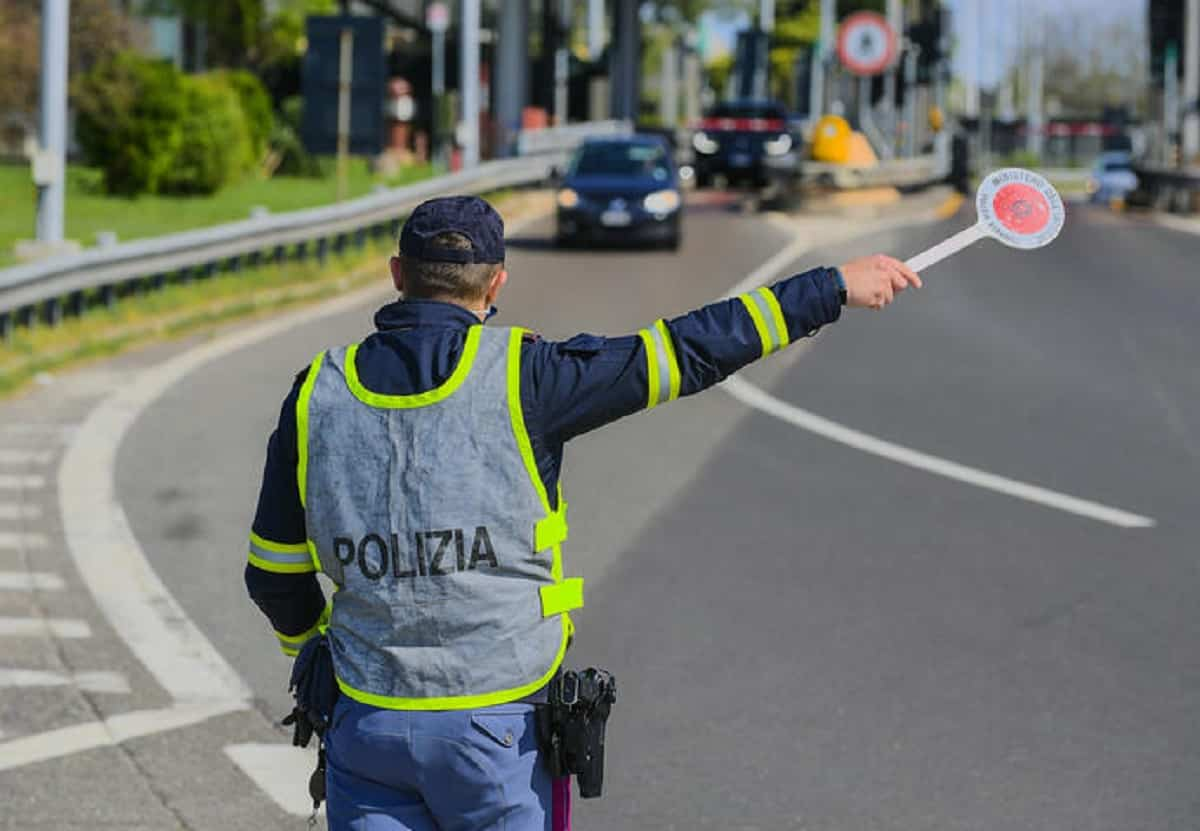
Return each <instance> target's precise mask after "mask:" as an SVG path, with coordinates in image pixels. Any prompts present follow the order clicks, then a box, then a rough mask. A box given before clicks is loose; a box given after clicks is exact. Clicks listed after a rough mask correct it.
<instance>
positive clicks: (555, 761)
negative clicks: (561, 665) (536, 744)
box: [538, 667, 617, 799]
mask: <svg viewBox="0 0 1200 831" xmlns="http://www.w3.org/2000/svg"><path fill="white" fill-rule="evenodd" d="M616 700H617V684H616V679H614V678H613V676H612V674H611V673H608V672H605V671H604V670H602V669H595V668H594V667H589V668H588V669H584V670H580V671H578V672H576V671H574V670H565V671H560V672H559V673H558V674H556V675H555V676H554V678H553V679H552V680H551V681H550V685H549V688H548V690H547V703H546V704H545V705H543V706H542V707H540V708H539V710H538V737H539V740H540V743H541V748H542V752H543V753H544V754H545V756H546V761H547V766H548V767H549V769H550V774H551V775H552V776H555V777H558V776H565V775H568V774H574V775H575V779H576V782H578V784H579V795H580V796H581V797H583V798H584V799H592V798H594V797H598V796H600V794H601V791H602V790H603V787H604V743H605V727H606V725H607V724H608V716H609V714H610V713H611V712H612V705H613V702H614V701H616Z"/></svg>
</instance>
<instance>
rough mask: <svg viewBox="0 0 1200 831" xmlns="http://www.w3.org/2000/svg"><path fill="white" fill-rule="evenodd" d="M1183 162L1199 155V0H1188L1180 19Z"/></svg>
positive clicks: (1188, 162) (1195, 159) (1189, 161)
mask: <svg viewBox="0 0 1200 831" xmlns="http://www.w3.org/2000/svg"><path fill="white" fill-rule="evenodd" d="M1183 31H1184V36H1183V60H1184V65H1183V101H1184V104H1185V106H1186V107H1187V110H1186V111H1185V115H1184V117H1183V154H1182V155H1183V162H1184V164H1192V163H1194V162H1196V161H1197V158H1196V156H1197V154H1200V112H1198V111H1197V110H1198V108H1200V0H1187V10H1186V11H1185V13H1184V18H1183Z"/></svg>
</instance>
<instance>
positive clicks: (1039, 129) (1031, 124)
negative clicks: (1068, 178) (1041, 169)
mask: <svg viewBox="0 0 1200 831" xmlns="http://www.w3.org/2000/svg"><path fill="white" fill-rule="evenodd" d="M1039 23H1040V21H1039ZM1042 44H1043V34H1042V30H1041V26H1040V25H1037V24H1035V26H1034V34H1033V56H1032V57H1031V58H1030V61H1029V90H1028V91H1027V92H1026V95H1027V96H1028V105H1029V113H1028V119H1027V122H1028V123H1027V125H1026V127H1027V130H1028V136H1027V137H1028V139H1029V141H1028V143H1027V148H1028V150H1029V152H1030V153H1032V154H1033V155H1035V156H1037V158H1038V159H1039V161H1040V160H1041V158H1042V151H1043V150H1044V146H1043V135H1042V134H1043V132H1044V131H1045V128H1046V124H1045V121H1046V120H1045V117H1044V116H1043V114H1042V98H1043V96H1044V92H1043V85H1044V83H1045V68H1046V54H1045V50H1044V49H1043V48H1042Z"/></svg>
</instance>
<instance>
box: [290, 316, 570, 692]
mask: <svg viewBox="0 0 1200 831" xmlns="http://www.w3.org/2000/svg"><path fill="white" fill-rule="evenodd" d="M522 334H523V332H522V330H520V329H504V328H493V327H483V326H473V327H471V328H470V329H469V330H468V331H467V337H466V343H465V346H464V348H463V352H462V357H461V358H460V359H459V363H458V366H457V368H456V369H455V370H454V372H453V373H452V374H451V375H450V377H449V378H448V379H447V380H446V381H445V383H443V384H442V385H441V386H439V387H437V388H435V389H431V390H429V391H427V392H423V393H419V394H415V395H384V394H382V393H378V392H373V391H371V390H369V389H367V388H366V387H365V386H363V383H362V381H361V380H359V377H358V372H357V370H356V368H355V353H356V350H357V347H356V346H349V347H344V348H340V349H333V350H330V351H329V352H327V353H322V354H321V355H318V356H317V358H316V359H315V360H314V361H313V363H312V366H311V368H310V370H309V373H308V377H307V379H306V381H305V383H304V385H303V386H302V387H301V390H300V394H299V397H298V399H297V402H296V425H297V432H298V444H299V464H298V467H297V480H298V484H299V488H300V500H301V503H302V504H303V505H304V510H305V522H306V525H307V529H308V548H309V551H310V552H311V554H312V557H313V560H314V562H315V564H316V565H317V567H318V568H320V569H321V570H323V571H324V572H325V573H326V574H327V575H328V576H329V577H330V578H331V579H332V580H333V582H334V583H336V584H337V591H336V592H335V593H334V597H333V611H332V614H331V616H330V621H329V627H328V631H327V634H328V636H329V643H330V647H331V650H332V654H333V662H334V667H335V669H336V672H337V678H338V686H340V687H341V689H342V691H343V692H344V693H345V694H346V695H348V696H349V697H351V698H353V699H355V700H357V701H361V702H364V703H367V704H372V705H375V706H378V707H386V708H390V709H397V710H455V709H468V708H476V707H486V706H490V705H493V704H503V703H505V702H508V701H514V700H516V699H519V698H523V697H524V696H526V695H529V694H530V693H533V692H535V691H537V690H538V689H540V688H541V687H542V686H544V685H545V684H546V683H548V682H549V680H550V678H551V676H552V675H553V674H554V671H555V670H556V669H557V668H558V666H559V665H560V664H561V663H562V660H563V655H564V653H565V652H566V649H567V643H568V641H569V639H570V637H571V634H572V632H573V631H574V629H573V626H572V623H571V620H570V617H569V616H568V614H567V612H568V611H569V610H571V609H575V608H579V607H580V606H582V605H583V581H582V580H581V579H568V580H564V579H563V574H562V550H561V545H562V543H563V541H564V540H565V539H566V538H567V522H566V507H567V506H566V503H565V502H564V501H563V500H562V494H561V491H560V493H559V494H558V497H559V498H558V502H557V504H558V509H557V510H552V509H551V506H550V500H549V499H548V497H547V493H546V489H545V485H544V484H543V483H542V479H541V477H540V476H539V474H538V471H537V466H536V464H535V462H534V457H533V451H532V449H531V447H530V442H529V434H528V433H527V432H526V430H525V419H524V415H523V412H522V409H521V393H520V379H521V366H520V361H521V339H522Z"/></svg>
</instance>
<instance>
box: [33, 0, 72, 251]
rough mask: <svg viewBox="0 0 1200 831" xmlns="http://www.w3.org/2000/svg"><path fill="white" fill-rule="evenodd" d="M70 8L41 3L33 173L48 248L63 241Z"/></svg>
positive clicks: (57, 0)
mask: <svg viewBox="0 0 1200 831" xmlns="http://www.w3.org/2000/svg"><path fill="white" fill-rule="evenodd" d="M70 5H71V4H70V2H69V0H43V2H42V89H41V98H42V100H41V104H42V112H41V133H42V135H41V147H40V148H39V150H38V154H37V157H35V159H34V166H33V167H34V170H33V174H34V182H35V183H36V184H37V187H38V201H37V239H38V242H42V243H49V244H51V245H53V244H55V243H60V242H62V240H63V210H64V207H65V201H66V200H65V191H66V181H65V179H66V155H67V39H68V34H69V28H70V27H69V24H68V20H69V18H70Z"/></svg>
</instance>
